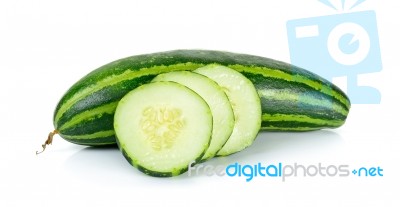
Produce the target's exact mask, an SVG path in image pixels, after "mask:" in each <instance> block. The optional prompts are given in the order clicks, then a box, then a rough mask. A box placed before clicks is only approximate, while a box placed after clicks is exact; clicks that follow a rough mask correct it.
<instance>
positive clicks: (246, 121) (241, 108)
mask: <svg viewBox="0 0 400 207" xmlns="http://www.w3.org/2000/svg"><path fill="white" fill-rule="evenodd" d="M194 72H197V73H200V74H202V75H205V76H207V77H209V78H210V79H212V80H214V81H215V82H217V83H218V84H219V85H220V86H221V87H222V88H223V89H224V91H225V93H226V94H227V96H228V98H229V101H230V103H231V105H232V109H233V113H234V116H235V125H234V128H233V132H232V134H231V136H230V137H229V139H228V141H227V142H226V143H225V145H224V146H223V147H222V148H221V149H220V150H219V151H218V153H217V155H220V156H226V155H230V154H233V153H236V152H239V151H241V150H243V149H244V148H246V147H248V146H250V145H251V144H252V143H253V141H254V139H255V138H256V136H257V134H258V131H259V130H260V127H261V104H260V98H259V97H258V94H257V91H256V89H255V88H254V85H253V84H252V83H251V82H250V80H248V79H247V78H246V77H244V76H243V75H242V74H240V73H239V72H237V71H235V70H233V69H230V68H227V67H224V66H219V65H209V66H205V67H202V68H199V69H196V70H195V71H194Z"/></svg>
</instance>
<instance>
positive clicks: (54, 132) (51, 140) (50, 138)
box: [36, 129, 58, 155]
mask: <svg viewBox="0 0 400 207" xmlns="http://www.w3.org/2000/svg"><path fill="white" fill-rule="evenodd" d="M56 134H58V131H57V129H55V130H54V131H52V132H50V133H49V136H48V137H47V140H46V142H45V143H44V144H42V147H43V150H42V151H41V152H39V151H36V155H38V154H40V153H42V152H44V150H45V149H46V146H47V145H50V144H51V143H53V137H54V135H56Z"/></svg>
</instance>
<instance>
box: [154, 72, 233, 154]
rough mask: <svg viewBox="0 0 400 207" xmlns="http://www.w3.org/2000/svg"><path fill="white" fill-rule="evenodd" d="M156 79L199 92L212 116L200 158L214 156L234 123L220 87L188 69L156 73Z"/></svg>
mask: <svg viewBox="0 0 400 207" xmlns="http://www.w3.org/2000/svg"><path fill="white" fill-rule="evenodd" d="M157 81H173V82H176V83H179V84H182V85H184V86H186V87H188V88H190V89H192V90H193V91H195V92H196V93H197V94H199V95H200V96H201V97H202V98H203V99H204V100H205V101H206V102H207V104H208V105H209V107H210V109H211V113H212V116H213V132H212V138H211V143H210V146H209V148H208V150H207V151H206V153H205V154H204V156H203V158H202V160H203V161H205V160H208V159H210V158H212V157H214V156H215V155H216V154H217V152H218V151H219V150H220V149H221V148H222V146H223V145H224V144H225V143H226V141H227V140H228V138H229V136H230V135H231V134H232V131H233V126H234V123H235V120H234V115H233V110H232V107H231V104H230V102H229V99H228V97H227V95H226V94H225V92H224V91H223V90H222V88H221V87H220V86H219V85H218V84H217V83H215V82H214V81H213V80H211V79H209V78H207V77H206V76H204V75H200V74H197V73H193V72H188V71H175V72H170V73H164V74H160V75H158V76H157V77H156V78H154V79H153V82H157Z"/></svg>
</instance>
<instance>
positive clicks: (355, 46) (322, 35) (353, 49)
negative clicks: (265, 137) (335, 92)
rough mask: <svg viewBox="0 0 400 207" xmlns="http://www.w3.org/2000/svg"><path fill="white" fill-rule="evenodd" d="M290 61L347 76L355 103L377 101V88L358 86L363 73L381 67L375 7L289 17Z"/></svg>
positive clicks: (319, 71)
mask: <svg viewBox="0 0 400 207" xmlns="http://www.w3.org/2000/svg"><path fill="white" fill-rule="evenodd" d="M286 26H287V34H288V41H289V49H290V58H291V62H292V64H294V65H297V66H300V67H303V68H307V69H308V70H310V71H312V72H314V73H317V74H319V75H321V76H322V77H324V78H326V79H327V80H331V81H332V80H333V78H337V77H347V95H348V96H349V97H350V100H351V102H352V103H355V104H379V103H380V100H381V95H380V92H379V90H377V89H376V88H373V87H370V86H359V85H358V77H359V76H360V75H362V74H368V73H375V72H379V71H381V70H382V61H381V53H380V47H379V36H378V29H377V23H376V14H375V12H374V11H362V12H353V13H343V14H336V15H329V16H320V17H312V18H305V19H296V20H289V21H288V22H287V25H286Z"/></svg>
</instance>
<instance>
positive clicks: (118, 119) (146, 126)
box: [114, 82, 212, 177]
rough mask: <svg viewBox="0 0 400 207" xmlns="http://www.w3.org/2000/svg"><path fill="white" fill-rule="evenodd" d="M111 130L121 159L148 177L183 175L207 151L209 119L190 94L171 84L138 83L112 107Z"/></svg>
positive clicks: (206, 109) (195, 96) (205, 108)
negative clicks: (123, 157)
mask: <svg viewBox="0 0 400 207" xmlns="http://www.w3.org/2000/svg"><path fill="white" fill-rule="evenodd" d="M114 128H115V132H116V135H117V139H118V143H119V146H120V148H121V150H122V151H123V154H124V156H125V157H126V158H127V160H128V161H129V162H130V163H131V164H132V165H133V166H136V167H137V168H138V169H139V170H141V171H143V172H144V173H146V174H149V175H152V176H162V177H165V176H174V175H179V174H181V173H183V172H185V171H186V169H187V167H188V165H189V164H190V163H191V162H192V161H193V160H195V161H198V160H199V159H201V157H202V156H203V154H204V153H205V151H206V150H207V148H208V146H209V142H210V138H211V132H212V115H211V111H210V108H209V106H208V105H207V103H206V102H205V101H204V100H203V99H202V98H201V97H200V96H199V95H198V94H196V93H195V92H194V91H192V90H190V89H189V88H187V87H185V86H183V85H180V84H178V83H173V82H156V83H150V84H146V85H143V86H141V87H138V88H137V89H135V90H133V91H131V92H130V93H128V94H127V95H126V96H125V97H124V98H123V99H122V100H121V101H120V102H119V104H118V107H117V110H116V113H115V117H114Z"/></svg>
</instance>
